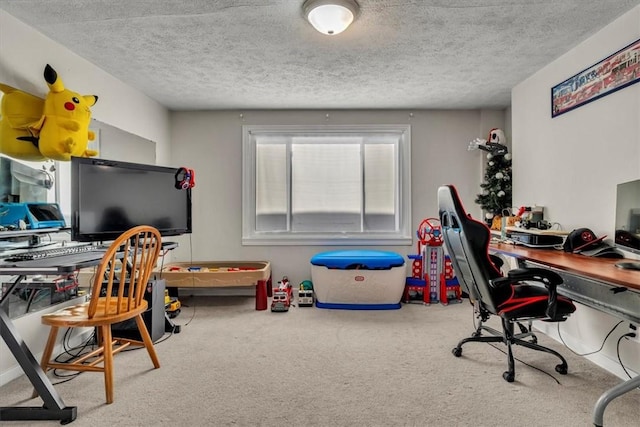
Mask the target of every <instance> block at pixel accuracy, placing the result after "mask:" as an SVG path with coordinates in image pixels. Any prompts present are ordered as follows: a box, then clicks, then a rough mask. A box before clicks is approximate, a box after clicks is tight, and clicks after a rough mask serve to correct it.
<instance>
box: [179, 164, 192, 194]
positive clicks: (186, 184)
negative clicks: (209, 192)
mask: <svg viewBox="0 0 640 427" xmlns="http://www.w3.org/2000/svg"><path fill="white" fill-rule="evenodd" d="M175 185H176V188H177V189H178V190H186V189H188V188H193V187H195V185H196V173H195V171H194V170H193V169H189V168H185V167H181V168H178V171H177V172H176V183H175Z"/></svg>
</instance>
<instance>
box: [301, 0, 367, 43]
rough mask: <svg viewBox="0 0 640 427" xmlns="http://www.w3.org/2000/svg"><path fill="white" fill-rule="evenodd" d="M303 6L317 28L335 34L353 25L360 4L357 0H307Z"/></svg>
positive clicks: (325, 32) (328, 33) (331, 34)
mask: <svg viewBox="0 0 640 427" xmlns="http://www.w3.org/2000/svg"><path fill="white" fill-rule="evenodd" d="M302 8H303V10H304V16H306V17H307V20H308V21H309V22H310V23H311V25H313V27H314V28H315V29H316V30H318V31H319V32H321V33H322V34H327V35H330V36H335V35H336V34H340V33H341V32H343V31H344V30H346V29H347V27H348V26H349V25H351V23H352V22H353V20H354V19H355V17H356V16H357V14H358V11H359V9H360V6H359V5H358V3H357V2H356V1H355V0H307V1H305V2H304V4H303V5H302Z"/></svg>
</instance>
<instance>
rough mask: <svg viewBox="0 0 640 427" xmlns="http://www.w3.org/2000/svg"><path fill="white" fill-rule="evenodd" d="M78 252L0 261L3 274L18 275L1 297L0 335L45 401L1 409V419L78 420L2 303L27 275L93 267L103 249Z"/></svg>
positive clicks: (100, 256) (75, 412)
mask: <svg viewBox="0 0 640 427" xmlns="http://www.w3.org/2000/svg"><path fill="white" fill-rule="evenodd" d="M79 255H81V256H78V255H67V256H59V257H55V258H49V259H41V260H34V261H22V262H15V263H7V262H3V261H0V275H7V276H18V278H17V279H16V280H15V282H14V283H13V284H12V285H11V286H10V287H9V289H7V292H6V293H5V294H3V296H2V299H1V300H0V334H1V335H2V339H3V340H4V342H5V343H6V344H7V347H8V348H9V350H10V351H11V354H13V356H14V357H15V358H16V360H17V361H18V363H19V364H20V367H21V368H22V370H23V371H24V373H25V374H26V375H27V377H28V378H29V381H31V384H33V387H34V388H35V389H36V391H37V392H38V395H39V396H40V397H41V398H42V400H43V402H44V405H43V406H33V407H31V406H30V407H3V408H0V420H3V421H9V420H60V421H61V422H62V423H63V424H67V423H70V422H72V421H73V420H75V419H76V415H77V409H76V407H75V406H65V405H64V403H63V402H62V399H61V398H60V396H59V395H58V393H57V391H56V390H55V388H53V385H52V384H51V381H49V378H47V376H46V375H45V373H44V371H43V370H42V368H41V367H40V363H39V362H38V361H37V360H36V359H35V357H34V356H33V353H31V350H30V349H29V347H27V345H26V343H25V342H24V340H23V339H22V337H21V336H20V334H19V333H18V331H17V329H16V328H15V326H14V324H13V322H12V321H11V318H10V317H9V316H8V315H7V313H6V312H5V311H4V309H3V308H2V302H3V301H4V300H5V299H6V297H7V296H8V295H10V294H11V293H12V292H13V289H15V287H16V286H18V285H19V284H20V282H21V281H22V280H24V278H25V277H26V276H31V275H38V274H44V275H47V274H65V273H71V272H73V271H75V270H78V269H80V268H85V267H91V266H94V265H97V264H98V263H99V262H100V260H101V259H102V255H103V252H102V251H94V252H91V253H84V254H79Z"/></svg>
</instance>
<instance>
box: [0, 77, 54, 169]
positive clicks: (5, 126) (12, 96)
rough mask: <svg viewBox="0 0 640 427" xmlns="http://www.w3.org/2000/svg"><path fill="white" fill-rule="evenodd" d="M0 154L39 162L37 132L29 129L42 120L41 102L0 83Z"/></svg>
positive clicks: (34, 97)
mask: <svg viewBox="0 0 640 427" xmlns="http://www.w3.org/2000/svg"><path fill="white" fill-rule="evenodd" d="M0 90H1V91H2V92H3V93H4V95H3V96H2V101H1V102H0V153H3V154H6V155H7V156H10V157H13V158H15V159H22V160H31V161H40V160H44V156H43V155H42V154H41V153H40V150H38V131H37V130H35V129H32V128H31V126H33V125H34V124H36V123H37V122H38V121H39V120H40V118H41V117H42V111H43V109H44V99H42V98H38V97H37V96H34V95H31V94H29V93H26V92H23V91H21V90H19V89H16V88H13V87H11V86H8V85H4V84H1V83H0Z"/></svg>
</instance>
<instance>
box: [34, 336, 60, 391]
mask: <svg viewBox="0 0 640 427" xmlns="http://www.w3.org/2000/svg"><path fill="white" fill-rule="evenodd" d="M57 337H58V327H57V326H52V327H51V330H50V331H49V338H48V339H47V345H46V346H45V348H44V353H42V359H41V360H40V366H41V367H42V370H43V371H44V373H45V374H46V373H47V370H48V369H49V361H50V360H51V356H52V355H53V348H54V347H55V346H56V338H57ZM31 397H32V398H36V397H38V392H37V390H36V389H35V388H34V389H33V393H31Z"/></svg>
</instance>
